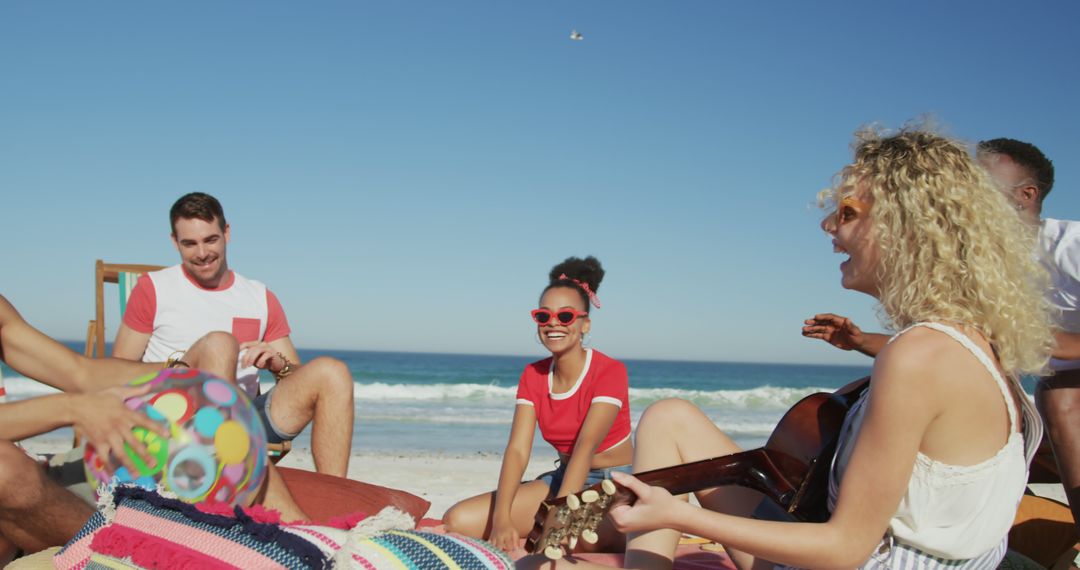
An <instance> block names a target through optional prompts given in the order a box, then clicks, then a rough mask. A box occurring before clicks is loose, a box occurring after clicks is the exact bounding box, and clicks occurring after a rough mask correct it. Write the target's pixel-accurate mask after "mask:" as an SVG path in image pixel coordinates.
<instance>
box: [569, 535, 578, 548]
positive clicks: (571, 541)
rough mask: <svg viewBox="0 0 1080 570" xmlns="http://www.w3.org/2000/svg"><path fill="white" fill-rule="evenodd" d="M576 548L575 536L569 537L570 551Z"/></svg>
mask: <svg viewBox="0 0 1080 570" xmlns="http://www.w3.org/2000/svg"><path fill="white" fill-rule="evenodd" d="M575 548H577V536H571V537H570V550H573V549H575Z"/></svg>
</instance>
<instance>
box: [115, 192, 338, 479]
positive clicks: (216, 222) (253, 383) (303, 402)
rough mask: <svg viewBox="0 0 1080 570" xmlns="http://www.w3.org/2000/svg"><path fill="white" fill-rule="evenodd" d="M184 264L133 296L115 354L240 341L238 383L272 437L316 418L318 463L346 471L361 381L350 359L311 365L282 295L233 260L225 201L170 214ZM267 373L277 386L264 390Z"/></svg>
mask: <svg viewBox="0 0 1080 570" xmlns="http://www.w3.org/2000/svg"><path fill="white" fill-rule="evenodd" d="M169 220H170V222H171V224H172V240H173V244H174V245H175V246H176V250H177V251H178V252H180V264H179V265H174V266H172V267H168V268H166V269H162V270H160V271H153V272H150V273H147V274H145V275H143V276H142V277H140V278H139V281H138V283H137V284H136V286H135V289H134V290H133V291H132V292H131V297H130V299H129V300H128V304H127V309H126V311H125V313H124V318H123V323H122V324H121V325H120V330H119V331H118V332H117V334H116V342H115V343H114V345H113V356H115V357H117V358H126V359H129V360H143V361H163V360H166V359H168V358H170V357H171V356H174V355H176V354H178V353H183V352H184V351H186V350H187V349H188V348H189V347H190V346H191V345H192V343H194V342H195V341H196V340H197V339H199V338H200V337H202V336H203V335H205V334H207V333H209V332H211V331H225V332H229V333H232V335H233V336H235V337H236V340H237V341H238V342H239V343H240V348H241V352H240V358H239V359H238V362H237V372H236V380H237V383H238V384H239V385H240V386H241V387H242V388H243V389H244V390H245V391H246V392H247V393H248V395H249V396H251V397H252V399H253V400H254V401H255V406H256V408H257V409H258V410H259V413H260V415H262V418H263V425H264V426H265V427H266V434H267V438H268V440H269V441H270V443H280V442H282V441H287V440H292V439H293V438H294V437H296V435H297V434H298V433H299V432H300V430H302V429H303V428H304V426H306V425H307V424H308V423H309V422H310V423H312V424H313V425H312V435H311V447H312V456H313V458H314V460H315V469H316V470H317V471H320V472H322V473H327V474H330V475H337V476H341V477H344V476H345V475H346V472H347V471H348V466H349V454H350V451H351V448H352V432H353V379H352V375H351V374H350V373H349V370H348V368H347V367H346V366H345V364H343V363H342V362H341V361H339V360H336V359H333V358H329V357H319V358H316V359H314V360H312V361H311V362H308V363H306V364H303V365H301V363H300V358H299V356H298V355H297V353H296V348H295V347H294V346H293V343H292V340H290V339H289V333H290V329H289V322H288V320H287V319H286V318H285V312H284V310H282V308H281V303H280V302H278V299H277V297H276V296H275V295H274V294H273V293H272V292H270V290H269V289H267V288H266V286H265V285H263V284H262V283H260V282H258V281H254V280H251V279H247V278H246V277H243V276H242V275H240V274H238V273H236V272H235V271H231V270H230V269H229V266H228V263H227V262H226V256H225V247H226V244H228V242H229V225H228V223H226V221H225V213H224V211H223V210H222V208H221V204H220V203H219V202H218V201H217V199H216V198H214V197H213V196H210V195H208V194H203V193H201V192H194V193H191V194H187V195H185V196H182V197H181V198H180V199H179V200H177V201H176V203H175V204H173V207H172V209H171V210H170V211H169ZM259 369H263V370H267V371H269V372H270V373H272V374H273V375H274V379H275V380H276V384H275V386H274V387H273V388H271V389H270V390H268V391H266V392H264V393H261V394H260V393H259V380H258V371H259Z"/></svg>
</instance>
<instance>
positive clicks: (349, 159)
mask: <svg viewBox="0 0 1080 570" xmlns="http://www.w3.org/2000/svg"><path fill="white" fill-rule="evenodd" d="M1077 21H1080V5H1078V4H1076V3H1074V2H1031V3H1018V2H993V1H991V2H948V3H946V2H842V3H841V2H838V3H823V2H822V3H811V2H795V1H775V2H753V3H751V2H729V1H708V2H706V1H677V2H631V1H618V2H616V1H579V2H560V1H546V2H531V3H526V2H481V1H455V2H445V1H441V0H440V1H431V2H412V1H397V2H360V1H351V2H305V3H299V2H271V1H267V2H182V3H180V2H176V3H162V2H155V3H134V2H30V1H15V2H4V3H3V4H0V157H2V159H0V189H2V195H3V207H2V209H0V212H2V223H0V227H2V230H0V232H2V234H0V235H2V236H3V243H4V244H5V246H4V250H3V254H2V257H0V259H2V260H3V270H2V271H0V275H2V276H3V279H2V281H0V293H2V294H4V295H5V296H7V297H8V298H9V299H10V300H11V301H12V302H13V303H15V305H16V306H17V307H18V308H19V309H20V310H21V311H22V312H23V314H24V316H26V317H27V318H28V320H30V321H31V322H32V323H33V324H35V325H37V326H38V327H39V328H41V329H42V330H44V331H45V332H47V333H48V334H50V335H53V336H56V337H59V338H65V339H77V338H82V336H83V335H84V333H85V327H86V321H87V319H89V318H90V317H91V316H92V312H93V293H92V291H93V290H92V272H93V262H94V260H95V259H96V258H99V257H100V258H105V259H106V260H107V261H116V262H144V263H160V264H171V263H174V262H175V261H176V259H177V254H176V252H175V251H174V250H173V249H172V247H171V244H170V242H169V240H168V232H169V228H168V222H167V210H168V207H169V206H170V205H171V204H172V202H173V201H174V200H175V199H176V198H177V197H179V196H180V195H182V194H184V193H186V192H189V191H196V190H198V191H203V192H208V193H211V194H213V195H215V196H217V197H218V198H219V199H221V201H222V202H223V204H224V206H225V210H226V214H227V217H228V219H229V221H230V223H231V225H232V231H233V233H232V235H233V241H232V243H231V245H230V247H229V260H230V265H231V266H232V267H233V268H234V269H236V270H238V271H239V272H241V273H243V274H245V275H247V276H249V277H253V278H257V279H260V280H263V281H264V282H266V283H267V284H268V285H269V286H270V287H271V288H272V289H273V290H274V291H275V292H276V293H277V294H278V296H279V297H280V298H281V300H282V302H283V303H284V306H285V309H286V312H287V313H288V315H289V318H290V321H291V323H292V325H293V330H294V334H293V338H294V340H295V341H296V343H297V344H298V345H299V346H301V347H306V348H315V347H326V348H352V349H368V350H404V351H437V352H467V353H494V354H540V353H541V351H542V348H541V347H540V346H539V345H538V344H537V342H536V340H535V339H534V336H533V333H534V328H533V327H532V326H531V322H530V321H529V317H528V311H529V310H530V309H531V308H533V307H534V306H535V303H536V299H537V296H538V293H539V291H540V289H541V288H542V287H543V286H544V284H545V279H546V275H547V271H548V270H549V269H550V267H551V266H552V265H553V264H555V263H556V262H558V261H560V260H562V259H563V258H565V257H566V256H569V255H586V254H593V255H596V256H598V257H599V258H600V259H601V261H602V262H603V263H604V265H605V267H606V268H607V270H608V277H607V279H606V280H605V281H604V283H603V285H602V286H601V287H600V298H601V300H602V301H603V303H604V307H603V309H601V310H600V311H597V312H595V313H594V323H593V332H594V335H593V337H594V341H593V344H594V346H596V347H598V348H600V349H601V350H604V351H605V352H608V353H609V354H612V355H615V356H618V357H623V358H635V357H636V358H669V359H698V360H739V361H774V362H822V363H850V362H863V360H862V359H861V357H859V356H857V355H852V354H848V353H841V352H839V351H835V350H831V349H829V348H827V347H826V346H825V345H824V344H822V343H819V342H816V341H810V340H806V339H803V338H801V337H800V336H799V326H800V323H801V321H802V319H803V318H805V317H806V316H808V315H810V314H812V313H814V312H817V311H826V310H832V311H836V312H846V313H847V314H850V315H852V316H853V317H854V318H856V319H857V322H860V323H862V324H864V325H866V326H867V328H874V327H875V326H876V325H875V317H874V313H873V302H872V300H871V299H869V298H868V297H865V296H862V295H859V294H856V293H851V292H847V291H844V290H842V289H841V288H840V287H839V270H838V265H839V263H840V261H841V257H839V256H836V255H834V254H833V253H832V252H831V248H830V246H829V242H828V240H827V239H826V238H825V236H824V234H823V233H822V232H821V231H820V230H819V229H818V220H819V219H820V213H819V212H818V211H817V210H816V209H815V208H813V207H812V203H813V199H814V195H815V193H816V192H817V191H818V190H820V189H821V188H823V187H825V186H827V185H828V183H829V181H830V178H831V176H832V174H833V173H835V172H836V171H837V170H839V169H840V168H841V167H842V166H843V165H844V164H845V162H846V161H847V160H848V159H849V157H850V149H849V143H850V140H851V133H852V132H853V131H854V130H855V129H856V128H857V127H859V126H860V125H861V124H864V123H868V122H880V123H883V124H886V125H889V126H898V125H901V124H903V123H904V122H905V121H907V120H909V119H911V118H913V117H918V116H920V115H923V114H931V115H933V116H934V117H935V118H936V120H937V122H938V123H939V124H940V125H942V127H943V128H944V130H946V131H947V132H949V133H952V134H954V135H956V136H959V137H961V138H964V139H966V140H969V141H977V140H979V139H984V138H992V137H997V136H1009V137H1013V138H1018V139H1022V140H1028V141H1031V142H1034V143H1035V144H1037V145H1039V146H1040V147H1041V148H1042V149H1043V150H1044V151H1045V152H1046V154H1047V155H1048V156H1049V157H1050V158H1051V159H1053V160H1054V163H1055V165H1056V167H1057V172H1058V174H1057V184H1056V190H1055V191H1054V192H1053V193H1052V194H1051V195H1050V197H1049V198H1048V200H1047V208H1046V211H1045V212H1044V213H1045V214H1046V215H1049V216H1051V217H1062V218H1076V217H1077V216H1078V215H1080V213H1078V212H1080V208H1078V207H1080V198H1078V195H1077V188H1078V187H1080V184H1078V179H1080V160H1078V158H1080V142H1078V139H1077V137H1076V132H1077V131H1078V127H1080V113H1078V111H1077V103H1076V101H1080V73H1078V72H1080V69H1078V65H1077V63H1076V61H1077V60H1076V54H1078V53H1080V36H1078V35H1077V34H1076V33H1075V24H1076V22H1077ZM572 29H576V30H578V31H579V32H581V33H582V34H583V35H584V40H582V41H572V40H570V39H569V35H570V31H571V30H572ZM110 294H111V291H110ZM110 302H111V297H110ZM115 322H116V318H115V317H114V318H112V323H113V324H115ZM114 330H115V329H113V328H111V327H110V330H109V335H110V337H111V336H112V335H113V334H114Z"/></svg>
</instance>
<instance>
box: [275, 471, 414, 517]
mask: <svg viewBox="0 0 1080 570" xmlns="http://www.w3.org/2000/svg"><path fill="white" fill-rule="evenodd" d="M277 469H278V471H279V472H280V473H281V478H282V479H283V480H284V481H285V486H287V487H288V488H289V492H290V493H292V496H293V499H295V500H296V504H298V505H300V508H301V509H303V510H304V512H305V513H307V514H308V516H310V517H311V519H312V520H311V522H315V523H326V522H327V521H329V520H330V519H332V518H334V517H341V516H345V515H350V514H353V513H356V512H363V513H365V514H367V515H369V516H373V515H376V514H378V513H379V511H381V510H383V508H384V507H396V508H398V509H401V510H402V511H405V512H406V513H409V514H410V515H412V517H413V520H415V521H417V522H419V521H420V520H421V519H422V518H423V517H424V513H426V512H427V511H428V509H429V508H430V507H431V503H430V502H428V501H426V500H424V499H422V498H420V497H417V496H416V495H413V494H412V493H408V492H405V491H400V490H398V489H391V488H389V487H380V486H378V485H372V484H370V483H362V482H360V481H353V480H352V479H345V478H342V477H334V476H332V475H324V474H322V473H315V472H314V471H304V470H301V469H292V468H289V467H278V468H277Z"/></svg>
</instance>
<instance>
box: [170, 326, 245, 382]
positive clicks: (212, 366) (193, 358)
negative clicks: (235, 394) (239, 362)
mask: <svg viewBox="0 0 1080 570" xmlns="http://www.w3.org/2000/svg"><path fill="white" fill-rule="evenodd" d="M239 353H240V345H239V344H237V342H236V338H234V337H233V335H231V334H229V333H226V332H212V333H209V334H207V335H206V336H204V337H202V338H200V339H199V340H197V341H195V344H193V345H191V348H189V349H188V350H187V352H185V353H184V356H183V357H182V358H181V360H183V361H184V362H185V363H186V364H187V365H188V366H190V367H192V368H198V369H199V370H203V371H206V372H209V373H210V374H213V375H214V376H217V377H219V378H224V379H226V380H229V381H231V382H236V357H237V355H238V354H239Z"/></svg>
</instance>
